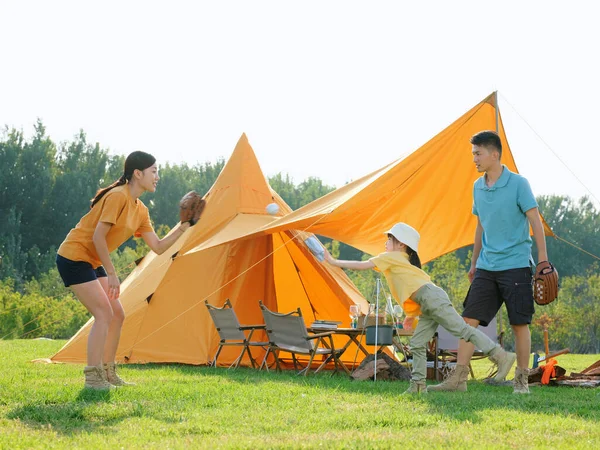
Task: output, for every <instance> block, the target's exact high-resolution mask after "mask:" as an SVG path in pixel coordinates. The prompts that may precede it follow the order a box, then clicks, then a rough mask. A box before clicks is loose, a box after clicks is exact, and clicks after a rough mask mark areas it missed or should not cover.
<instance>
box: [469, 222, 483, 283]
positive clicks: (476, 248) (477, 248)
mask: <svg viewBox="0 0 600 450" xmlns="http://www.w3.org/2000/svg"><path fill="white" fill-rule="evenodd" d="M482 236H483V227H482V226H481V220H479V216H477V227H476V228H475V240H474V241H473V256H472V257H471V268H470V269H469V281H470V282H471V283H472V282H473V278H474V277H475V270H476V266H477V259H478V258H479V254H480V253H481V237H482Z"/></svg>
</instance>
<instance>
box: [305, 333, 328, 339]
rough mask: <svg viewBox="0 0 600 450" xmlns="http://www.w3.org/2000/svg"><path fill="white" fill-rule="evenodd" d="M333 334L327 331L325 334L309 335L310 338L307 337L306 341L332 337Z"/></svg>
mask: <svg viewBox="0 0 600 450" xmlns="http://www.w3.org/2000/svg"><path fill="white" fill-rule="evenodd" d="M333 334H334V332H333V331H328V332H327V333H318V334H311V335H310V336H308V337H307V338H306V339H307V340H308V339H317V338H322V337H327V336H333Z"/></svg>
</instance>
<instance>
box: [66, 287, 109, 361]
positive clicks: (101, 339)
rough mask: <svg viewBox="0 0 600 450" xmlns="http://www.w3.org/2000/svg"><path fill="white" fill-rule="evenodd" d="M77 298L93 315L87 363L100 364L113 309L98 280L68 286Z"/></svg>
mask: <svg viewBox="0 0 600 450" xmlns="http://www.w3.org/2000/svg"><path fill="white" fill-rule="evenodd" d="M70 287H71V289H72V290H73V292H74V293H75V296H76V297H77V299H78V300H79V301H80V302H81V303H82V304H83V306H85V307H86V308H87V310H88V311H89V312H90V313H91V314H92V316H94V323H93V325H92V329H91V330H90V334H89V336H88V347H87V365H88V366H100V365H101V364H102V355H103V353H104V347H105V345H106V338H107V335H108V329H109V326H110V322H111V321H112V318H113V310H112V307H111V305H110V302H109V300H108V297H107V295H106V293H105V291H104V289H103V288H102V285H101V284H100V283H99V282H98V280H93V281H88V282H87V283H81V284H75V285H72V286H70Z"/></svg>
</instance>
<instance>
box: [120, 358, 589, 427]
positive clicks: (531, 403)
mask: <svg viewBox="0 0 600 450" xmlns="http://www.w3.org/2000/svg"><path fill="white" fill-rule="evenodd" d="M127 368H128V369H131V370H139V371H153V370H164V369H166V370H174V371H177V372H179V373H181V374H183V375H185V376H186V378H187V377H189V382H190V383H201V382H202V380H199V378H200V379H205V378H217V379H223V380H227V381H228V382H229V383H238V384H243V385H253V386H258V388H259V389H265V385H266V384H272V383H282V384H288V385H289V384H292V385H298V386H310V387H314V388H318V389H322V390H323V391H324V392H328V391H331V392H336V393H339V392H343V393H344V394H357V395H365V396H372V397H378V398H377V400H376V401H379V400H380V399H381V397H383V398H384V400H385V397H388V398H389V401H391V402H398V404H399V405H404V407H408V408H410V407H411V405H415V404H420V405H426V407H427V408H428V409H429V410H430V411H431V413H432V414H438V415H443V416H447V417H449V418H450V419H451V420H455V421H457V422H459V423H460V422H470V423H479V422H481V421H484V420H489V414H490V411H497V410H498V409H499V408H501V409H502V410H512V411H515V412H518V413H531V414H542V415H548V416H552V417H555V416H561V415H564V414H569V415H572V416H576V417H579V418H582V419H585V420H589V421H593V422H599V421H600V408H598V407H597V406H598V402H599V400H600V389H583V388H582V389H578V388H569V387H549V386H544V387H532V388H531V394H530V395H515V394H513V393H512V391H513V389H512V386H491V385H487V384H485V383H483V382H481V381H469V383H468V389H469V390H468V391H467V392H436V393H433V392H430V393H428V394H427V395H421V396H401V395H400V394H402V393H403V392H404V391H405V390H406V389H407V387H408V382H407V381H384V380H381V381H377V382H373V381H355V380H351V379H349V377H348V376H347V375H346V374H345V373H337V374H331V373H329V372H324V373H319V374H313V373H310V374H309V375H308V376H306V377H305V376H302V375H296V374H295V373H294V371H292V370H289V371H283V372H275V371H273V370H271V371H268V372H267V371H264V370H263V371H258V370H256V369H251V368H246V367H240V368H237V369H227V368H224V367H223V368H221V367H217V368H214V367H206V366H192V365H185V364H146V365H131V366H127ZM431 384H437V382H433V381H428V385H431ZM366 401H367V402H368V401H370V400H366ZM374 401H375V399H374Z"/></svg>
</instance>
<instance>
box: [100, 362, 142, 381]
mask: <svg viewBox="0 0 600 450" xmlns="http://www.w3.org/2000/svg"><path fill="white" fill-rule="evenodd" d="M104 373H105V374H106V379H107V381H108V382H109V383H110V384H112V385H113V386H135V383H130V382H128V381H125V380H124V379H123V378H121V377H120V376H119V375H117V365H116V364H115V363H114V362H112V363H107V364H104Z"/></svg>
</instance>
